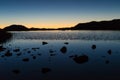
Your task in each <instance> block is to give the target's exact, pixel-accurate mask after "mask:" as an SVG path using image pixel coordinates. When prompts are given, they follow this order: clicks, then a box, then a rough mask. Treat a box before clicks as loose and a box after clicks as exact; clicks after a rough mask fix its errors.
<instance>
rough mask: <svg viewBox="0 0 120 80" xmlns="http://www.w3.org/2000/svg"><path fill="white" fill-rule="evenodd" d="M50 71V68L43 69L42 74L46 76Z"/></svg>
mask: <svg viewBox="0 0 120 80" xmlns="http://www.w3.org/2000/svg"><path fill="white" fill-rule="evenodd" d="M50 71H51V69H50V68H42V70H41V72H42V73H43V74H46V73H48V72H50Z"/></svg>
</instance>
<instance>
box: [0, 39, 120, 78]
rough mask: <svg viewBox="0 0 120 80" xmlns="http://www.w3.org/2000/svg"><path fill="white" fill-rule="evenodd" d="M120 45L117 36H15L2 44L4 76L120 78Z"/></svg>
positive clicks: (1, 73) (0, 63)
mask: <svg viewBox="0 0 120 80" xmlns="http://www.w3.org/2000/svg"><path fill="white" fill-rule="evenodd" d="M119 48H120V43H119V41H114V40H112V41H99V40H98V41H89V40H88V41H86V40H85V41H84V40H29V39H26V40H24V39H15V40H11V41H10V42H9V43H6V44H3V45H1V46H0V56H1V57H0V65H1V66H0V75H1V76H2V77H0V78H2V79H3V80H8V79H11V80H25V79H29V80H33V79H35V80H45V79H48V80H61V79H62V80H64V79H67V80H80V79H82V80H88V79H92V80H96V79H97V80H104V79H116V77H117V79H118V80H119V79H120V77H119V74H120V69H119V67H120V64H119V60H120V50H119ZM6 75H7V77H6ZM23 75H24V76H23ZM99 77H100V78H99Z"/></svg>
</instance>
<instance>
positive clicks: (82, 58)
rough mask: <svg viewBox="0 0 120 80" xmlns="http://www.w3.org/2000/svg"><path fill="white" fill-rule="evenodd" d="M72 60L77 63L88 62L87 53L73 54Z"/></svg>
mask: <svg viewBox="0 0 120 80" xmlns="http://www.w3.org/2000/svg"><path fill="white" fill-rule="evenodd" d="M73 60H74V61H75V62H76V63H78V64H83V63H86V62H88V60H89V58H88V56H87V55H81V56H77V55H76V56H74V58H73Z"/></svg>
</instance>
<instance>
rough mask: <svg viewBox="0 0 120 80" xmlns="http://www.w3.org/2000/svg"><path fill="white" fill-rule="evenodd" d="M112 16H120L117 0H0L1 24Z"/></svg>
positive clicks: (56, 23)
mask: <svg viewBox="0 0 120 80" xmlns="http://www.w3.org/2000/svg"><path fill="white" fill-rule="evenodd" d="M111 19H120V0H0V28H3V27H6V26H8V25H11V24H22V25H25V26H27V27H38V28H58V27H71V26H74V25H76V24H78V23H83V22H89V21H101V20H111Z"/></svg>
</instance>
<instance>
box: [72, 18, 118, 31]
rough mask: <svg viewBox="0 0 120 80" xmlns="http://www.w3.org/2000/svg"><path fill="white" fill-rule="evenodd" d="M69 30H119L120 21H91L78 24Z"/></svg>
mask: <svg viewBox="0 0 120 80" xmlns="http://www.w3.org/2000/svg"><path fill="white" fill-rule="evenodd" d="M70 29H71V30H120V19H114V20H111V21H100V22H96V21H92V22H88V23H79V24H77V25H76V26H74V27H71V28H70Z"/></svg>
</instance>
